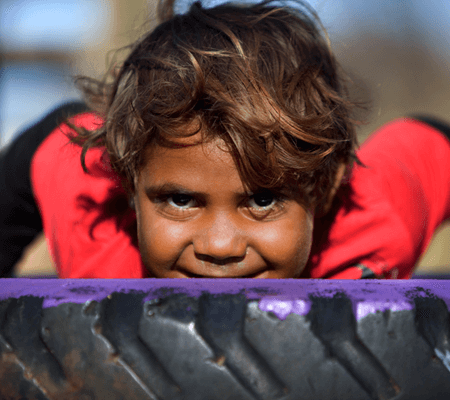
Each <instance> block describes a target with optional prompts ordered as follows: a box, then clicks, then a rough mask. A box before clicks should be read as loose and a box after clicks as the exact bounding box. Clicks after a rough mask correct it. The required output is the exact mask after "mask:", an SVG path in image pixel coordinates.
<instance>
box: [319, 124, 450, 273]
mask: <svg viewBox="0 0 450 400" xmlns="http://www.w3.org/2000/svg"><path fill="white" fill-rule="evenodd" d="M358 156H359V158H360V160H361V161H362V163H363V164H364V166H357V167H356V168H355V169H354V171H353V175H352V177H351V179H350V182H349V183H348V185H346V187H343V188H341V189H340V191H339V195H338V196H337V201H336V204H335V205H334V214H330V215H328V216H327V218H326V219H325V220H322V221H321V220H317V223H318V229H317V231H318V232H320V231H321V230H322V234H321V237H318V238H317V243H315V244H313V251H312V254H311V276H312V277H333V278H361V277H364V276H369V275H370V274H368V273H367V272H368V271H372V276H373V277H391V278H396V277H399V278H406V277H409V276H410V274H411V272H412V270H413V268H414V266H415V263H416V262H417V260H418V258H419V257H420V255H421V254H422V253H423V252H424V250H425V249H426V246H427V245H428V243H429V241H430V239H431V237H432V235H433V232H434V231H435V229H436V228H437V227H438V226H439V224H440V223H441V222H442V221H443V220H444V219H445V218H446V217H447V216H448V215H449V214H450V213H449V211H450V210H449V208H450V207H449V205H450V190H449V188H450V144H449V141H448V140H447V138H446V137H445V136H444V135H443V134H442V133H441V132H440V131H439V130H438V129H436V128H435V127H433V126H430V125H429V124H427V123H425V122H423V121H417V120H414V119H412V118H401V119H397V120H394V121H392V122H390V123H388V124H386V125H384V126H382V127H381V128H380V129H378V130H377V131H376V132H375V133H374V134H373V136H372V137H371V138H370V139H369V140H367V141H366V142H365V143H364V145H363V146H362V147H361V149H360V150H359V152H358ZM321 225H322V229H321ZM326 225H328V226H326Z"/></svg>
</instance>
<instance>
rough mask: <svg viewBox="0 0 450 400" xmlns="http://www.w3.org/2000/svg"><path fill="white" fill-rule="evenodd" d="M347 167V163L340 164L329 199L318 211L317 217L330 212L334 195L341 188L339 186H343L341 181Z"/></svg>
mask: <svg viewBox="0 0 450 400" xmlns="http://www.w3.org/2000/svg"><path fill="white" fill-rule="evenodd" d="M346 169H347V165H346V164H345V163H342V164H340V165H339V167H338V170H337V171H336V176H335V178H334V185H333V188H332V189H331V190H330V193H329V194H328V198H327V201H326V202H325V204H324V205H323V207H321V209H320V210H317V211H316V216H317V217H323V216H324V215H326V214H328V211H330V208H331V205H332V204H333V199H334V196H335V195H336V192H337V190H338V189H339V186H341V182H342V179H343V178H344V174H345V171H346Z"/></svg>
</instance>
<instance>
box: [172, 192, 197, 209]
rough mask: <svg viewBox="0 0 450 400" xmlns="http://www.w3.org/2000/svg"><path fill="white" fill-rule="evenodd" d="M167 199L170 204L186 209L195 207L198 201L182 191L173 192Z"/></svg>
mask: <svg viewBox="0 0 450 400" xmlns="http://www.w3.org/2000/svg"><path fill="white" fill-rule="evenodd" d="M166 201H167V203H168V204H169V205H170V206H172V207H174V208H176V209H181V210H186V209H188V208H191V207H195V205H196V202H195V200H194V198H193V197H192V196H189V195H188V194H182V193H175V194H172V195H170V196H168V197H167V200H166Z"/></svg>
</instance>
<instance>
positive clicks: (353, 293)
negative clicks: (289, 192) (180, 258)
mask: <svg viewBox="0 0 450 400" xmlns="http://www.w3.org/2000/svg"><path fill="white" fill-rule="evenodd" d="M130 291H140V292H144V293H146V295H145V298H144V301H148V300H152V299H156V298H160V297H165V296H167V295H169V294H172V293H174V294H175V293H184V294H186V295H188V296H192V297H198V296H199V295H201V294H202V293H203V292H207V293H211V294H221V293H227V294H237V293H244V294H245V295H246V297H247V298H248V299H252V300H259V307H260V309H261V310H263V311H271V312H273V313H275V314H276V315H277V316H278V318H280V319H285V318H286V317H287V316H288V315H289V314H291V313H294V314H298V315H306V314H307V313H308V311H309V309H310V305H311V300H310V297H311V296H319V297H333V296H334V295H335V294H337V293H344V294H345V295H346V296H348V297H349V298H350V299H351V300H352V303H353V310H354V313H355V316H356V318H357V319H361V318H364V317H365V316H366V315H368V314H371V313H375V312H376V311H384V310H387V309H390V310H392V311H401V310H411V309H413V308H414V301H413V298H414V297H416V296H425V297H426V296H437V297H439V298H441V299H443V300H444V302H445V303H446V304H447V307H449V306H450V281H449V280H432V279H425V280H419V279H415V280H367V281H365V280H316V279H308V280H301V279H285V280H283V279H282V280H275V279H274V280H272V279H270V280H267V279H261V280H259V279H55V280H53V279H51V280H48V279H0V300H4V299H7V298H9V297H15V298H17V297H20V296H37V297H43V298H44V303H43V306H44V307H54V306H57V305H59V304H61V303H85V302H87V301H92V300H96V301H101V300H102V299H104V298H105V297H107V296H108V295H110V294H111V293H113V292H125V293H127V292H130Z"/></svg>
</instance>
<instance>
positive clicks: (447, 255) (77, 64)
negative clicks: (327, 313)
mask: <svg viewBox="0 0 450 400" xmlns="http://www.w3.org/2000/svg"><path fill="white" fill-rule="evenodd" d="M308 2H309V4H310V5H312V6H313V8H314V9H315V10H316V11H317V13H318V14H319V16H320V17H321V19H322V22H323V24H324V26H325V28H326V29H327V31H328V34H329V36H330V39H331V43H332V46H333V48H334V50H335V53H336V55H337V57H338V60H339V61H340V63H341V65H342V66H343V67H344V69H345V70H346V71H347V72H348V74H349V76H350V77H351V79H352V81H353V87H352V93H353V94H354V96H355V97H356V98H358V99H359V100H361V101H364V102H366V103H367V104H368V105H369V111H368V112H366V113H363V114H361V116H362V117H363V118H364V119H365V120H366V121H367V122H366V124H364V125H362V126H360V127H359V135H360V142H361V143H362V142H363V141H364V140H365V139H366V138H367V137H368V136H369V135H370V133H371V132H373V131H374V130H375V129H376V128H377V127H379V126H380V125H382V124H384V123H385V122H387V121H389V120H391V119H393V118H396V117H399V116H405V115H409V114H413V113H421V114H431V115H434V116H436V117H439V118H441V119H443V120H447V121H450V2H445V1H442V0H428V1H426V2H425V1H423V0H405V1H402V0H396V1H391V0H375V1H373V2H367V1H359V2H358V1H354V0H309V1H308ZM154 12H155V2H154V1H153V0H148V1H146V0H102V1H101V0H45V1H44V0H1V1H0V147H1V146H4V145H5V144H7V143H8V142H9V141H10V140H12V139H13V138H14V136H15V135H17V134H18V133H20V132H21V131H22V130H23V129H24V128H26V127H27V126H29V125H30V124H32V123H33V122H35V121H36V120H37V119H39V118H40V117H42V116H43V115H44V114H46V113H47V112H49V111H50V110H51V109H52V108H54V107H56V106H58V105H59V104H62V103H63V102H66V101H69V100H74V99H78V98H80V97H79V94H78V93H77V91H76V90H75V88H74V86H73V84H72V81H73V79H72V77H73V76H74V75H77V74H82V75H88V76H92V77H100V76H102V74H103V72H104V71H105V70H106V68H107V66H108V65H109V63H110V62H111V60H112V56H113V52H111V51H113V50H115V49H118V48H120V47H122V46H124V45H127V44H129V43H131V42H132V41H134V40H136V39H137V38H138V37H139V36H140V35H141V34H143V33H144V32H145V31H146V30H148V29H149V28H151V27H152V26H153V24H152V23H151V22H150V23H149V24H147V25H146V26H145V28H142V25H143V23H144V22H146V21H152V20H153V19H154ZM125 55H126V54H124V55H123V56H125ZM120 59H121V57H120V56H119V58H118V61H120ZM449 249H450V225H449V224H445V225H443V226H442V227H441V229H440V230H439V232H438V233H437V234H436V235H435V238H434V239H433V242H432V244H431V245H430V247H429V249H428V251H427V253H426V254H425V256H424V257H423V258H422V259H421V261H420V262H419V266H418V269H417V270H416V273H417V274H450V251H449ZM52 274H54V268H53V265H52V262H51V260H50V257H49V255H48V252H47V248H46V243H45V238H44V237H43V236H42V235H41V236H40V237H38V238H37V239H36V240H35V242H34V243H33V244H32V245H31V246H30V247H29V248H28V249H27V251H26V253H25V254H24V257H23V258H22V260H21V261H20V262H19V263H18V265H17V268H16V275H17V276H23V275H27V276H30V275H52Z"/></svg>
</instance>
